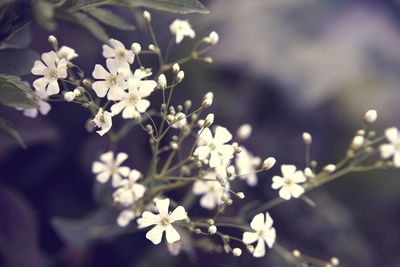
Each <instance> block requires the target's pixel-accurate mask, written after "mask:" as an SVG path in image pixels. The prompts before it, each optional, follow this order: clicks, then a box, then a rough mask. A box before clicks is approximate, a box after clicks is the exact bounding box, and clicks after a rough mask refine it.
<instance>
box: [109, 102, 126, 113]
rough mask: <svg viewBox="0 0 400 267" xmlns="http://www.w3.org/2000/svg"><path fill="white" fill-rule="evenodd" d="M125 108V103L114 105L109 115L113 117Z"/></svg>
mask: <svg viewBox="0 0 400 267" xmlns="http://www.w3.org/2000/svg"><path fill="white" fill-rule="evenodd" d="M126 106H127V103H126V102H125V101H121V102H118V103H116V104H114V105H112V106H111V113H112V114H113V115H117V114H119V113H121V111H122V110H123V109H124V108H125V107H126Z"/></svg>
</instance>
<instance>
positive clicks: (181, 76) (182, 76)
mask: <svg viewBox="0 0 400 267" xmlns="http://www.w3.org/2000/svg"><path fill="white" fill-rule="evenodd" d="M183 78H185V72H183V70H181V71H179V72H178V74H177V75H176V81H177V82H178V83H180V82H182V81H183Z"/></svg>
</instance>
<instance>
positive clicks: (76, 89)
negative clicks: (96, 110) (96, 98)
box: [73, 87, 82, 97]
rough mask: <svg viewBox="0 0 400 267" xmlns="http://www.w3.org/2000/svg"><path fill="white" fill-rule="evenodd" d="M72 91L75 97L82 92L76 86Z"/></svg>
mask: <svg viewBox="0 0 400 267" xmlns="http://www.w3.org/2000/svg"><path fill="white" fill-rule="evenodd" d="M81 88H82V87H81ZM73 92H74V95H75V97H78V96H81V94H82V93H81V90H79V89H78V88H75V89H74V91H73Z"/></svg>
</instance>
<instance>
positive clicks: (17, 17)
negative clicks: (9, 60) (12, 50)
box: [0, 2, 32, 42]
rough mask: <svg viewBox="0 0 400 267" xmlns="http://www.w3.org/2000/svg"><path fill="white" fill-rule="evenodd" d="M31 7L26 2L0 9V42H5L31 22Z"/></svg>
mask: <svg viewBox="0 0 400 267" xmlns="http://www.w3.org/2000/svg"><path fill="white" fill-rule="evenodd" d="M31 13H32V10H31V7H30V4H29V3H27V2H17V3H11V4H8V5H4V6H2V7H1V8H0V25H1V27H0V42H3V41H4V40H7V39H8V38H9V37H10V36H11V35H13V34H14V33H15V32H17V31H19V30H20V29H21V28H23V27H24V26H25V25H27V24H28V23H29V22H30V21H31V18H32V16H31Z"/></svg>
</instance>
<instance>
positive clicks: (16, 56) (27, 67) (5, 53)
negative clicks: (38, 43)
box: [0, 49, 39, 76]
mask: <svg viewBox="0 0 400 267" xmlns="http://www.w3.org/2000/svg"><path fill="white" fill-rule="evenodd" d="M0 58H1V60H0V73H5V74H12V75H19V76H22V75H26V74H28V73H30V72H31V69H32V66H33V63H34V62H35V60H37V59H39V55H38V54H37V53H36V52H34V51H32V50H30V49H4V50H0Z"/></svg>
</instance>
